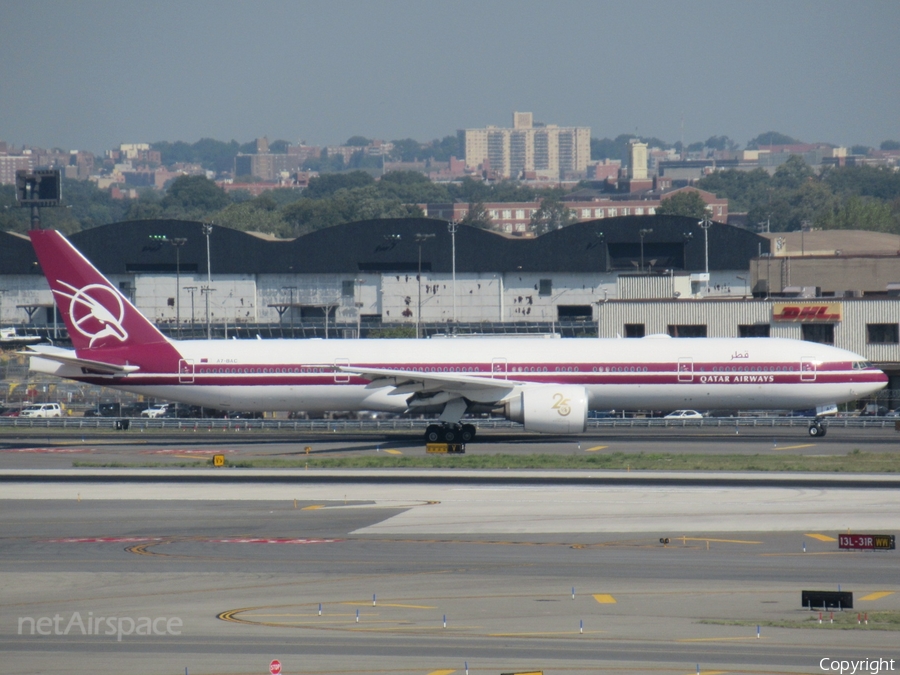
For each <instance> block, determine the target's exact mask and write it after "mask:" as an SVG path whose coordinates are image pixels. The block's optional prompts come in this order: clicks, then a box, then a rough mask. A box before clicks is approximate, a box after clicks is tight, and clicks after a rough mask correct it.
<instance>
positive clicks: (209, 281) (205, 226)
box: [203, 223, 212, 340]
mask: <svg viewBox="0 0 900 675" xmlns="http://www.w3.org/2000/svg"><path fill="white" fill-rule="evenodd" d="M203 234H204V235H206V288H205V289H204V290H203V293H204V294H205V295H206V339H207V340H212V326H210V323H209V294H210V293H212V271H211V270H210V256H209V235H210V234H212V223H203Z"/></svg>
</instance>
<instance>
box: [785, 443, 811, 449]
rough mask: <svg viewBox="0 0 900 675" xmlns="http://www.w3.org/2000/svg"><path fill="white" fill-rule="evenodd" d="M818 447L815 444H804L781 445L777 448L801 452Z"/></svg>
mask: <svg viewBox="0 0 900 675" xmlns="http://www.w3.org/2000/svg"><path fill="white" fill-rule="evenodd" d="M814 447H816V444H815V443H804V444H803V445H779V446H777V447H776V449H777V450H799V449H800V448H814Z"/></svg>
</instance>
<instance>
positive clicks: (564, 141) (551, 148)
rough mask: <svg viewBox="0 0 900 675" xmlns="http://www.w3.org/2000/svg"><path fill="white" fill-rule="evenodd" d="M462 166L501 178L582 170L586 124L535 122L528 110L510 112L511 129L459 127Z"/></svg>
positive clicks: (586, 157)
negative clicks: (569, 125) (462, 153)
mask: <svg viewBox="0 0 900 675" xmlns="http://www.w3.org/2000/svg"><path fill="white" fill-rule="evenodd" d="M457 135H458V136H459V140H460V143H461V144H462V145H463V147H464V148H465V158H466V166H467V167H468V168H470V169H473V170H477V169H479V168H480V169H482V170H488V171H490V172H492V173H494V174H495V175H498V176H501V177H503V178H518V177H520V176H522V175H523V174H526V173H534V174H536V175H537V176H540V177H544V178H549V179H558V178H564V177H566V176H570V175H577V174H583V173H584V172H585V171H586V170H587V165H588V162H589V161H590V159H591V129H590V127H560V126H557V125H555V124H541V123H539V122H538V123H535V122H534V119H533V116H532V114H531V113H530V112H514V113H513V126H512V128H511V129H508V128H500V127H487V128H484V129H460V130H459V131H458V132H457Z"/></svg>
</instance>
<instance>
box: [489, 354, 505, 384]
mask: <svg viewBox="0 0 900 675" xmlns="http://www.w3.org/2000/svg"><path fill="white" fill-rule="evenodd" d="M508 369H509V364H508V363H507V361H506V359H504V358H502V357H497V358H493V359H491V377H492V378H494V379H495V380H505V379H506V374H507V372H508Z"/></svg>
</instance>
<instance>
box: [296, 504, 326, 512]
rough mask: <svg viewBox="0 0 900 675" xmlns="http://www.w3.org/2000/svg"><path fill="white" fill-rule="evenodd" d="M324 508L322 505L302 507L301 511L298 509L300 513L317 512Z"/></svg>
mask: <svg viewBox="0 0 900 675" xmlns="http://www.w3.org/2000/svg"><path fill="white" fill-rule="evenodd" d="M324 508H325V505H324V504H313V505H311V506H304V507H303V508H302V509H300V510H301V511H316V510H318V509H324Z"/></svg>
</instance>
